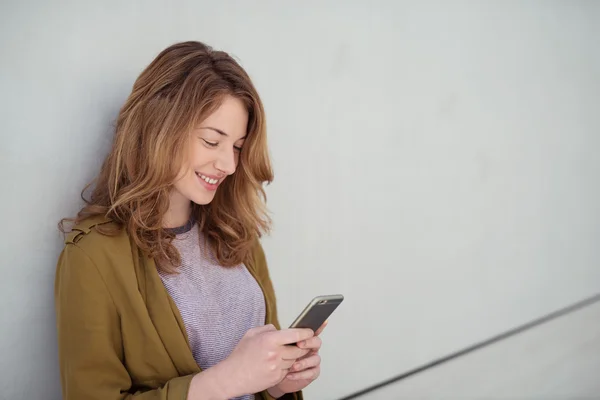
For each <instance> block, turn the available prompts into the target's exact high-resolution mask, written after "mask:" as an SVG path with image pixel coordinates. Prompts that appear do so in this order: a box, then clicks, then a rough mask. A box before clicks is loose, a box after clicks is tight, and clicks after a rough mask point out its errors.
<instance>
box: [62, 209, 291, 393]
mask: <svg viewBox="0 0 600 400" xmlns="http://www.w3.org/2000/svg"><path fill="white" fill-rule="evenodd" d="M108 223H112V222H111V221H109V220H107V219H104V218H94V219H90V220H87V221H84V222H83V223H81V224H79V225H77V226H75V227H74V228H73V231H72V232H71V233H69V234H68V235H67V237H66V240H65V247H64V249H63V250H62V252H61V254H60V257H59V259H58V265H57V271H56V281H55V306H56V322H57V332H58V353H59V364H60V373H61V383H62V388H63V399H65V400H82V399H85V400H93V399H98V400H113V399H114V400H117V399H128V400H129V399H130V400H184V399H187V393H188V389H189V385H190V381H191V379H192V377H193V376H194V375H195V374H198V373H200V372H201V370H200V367H199V366H198V364H197V363H196V361H195V360H194V357H193V356H192V352H191V350H190V346H189V343H188V339H187V334H186V330H185V327H184V325H183V320H182V319H181V315H180V314H179V311H178V309H177V307H176V306H175V303H174V302H173V301H172V299H171V298H170V296H169V294H168V293H167V291H166V289H165V287H164V286H163V284H162V281H161V279H160V277H159V275H158V272H157V270H156V265H155V263H154V261H153V260H152V259H150V258H148V257H146V256H144V255H143V254H142V253H141V252H140V250H139V248H138V247H137V246H136V245H135V243H134V242H133V240H130V237H129V236H128V235H127V234H126V233H125V231H124V230H122V231H121V232H120V233H119V234H118V235H117V236H111V237H109V236H105V235H102V234H100V233H99V232H98V231H97V230H96V229H95V226H97V225H100V224H108ZM245 264H246V267H247V268H248V270H249V271H250V273H251V274H252V275H253V276H254V278H255V279H256V281H257V282H258V284H259V286H260V287H261V289H262V291H263V293H264V297H265V305H266V318H265V319H266V320H265V324H273V325H275V327H277V329H279V322H278V320H277V308H276V303H275V293H274V290H273V285H272V282H271V279H270V277H269V272H268V269H267V264H266V259H265V255H264V253H263V250H262V248H261V246H260V244H259V243H258V241H257V245H256V247H255V250H254V251H253V255H252V257H250V259H249V260H247V261H246V262H245ZM256 397H257V399H260V398H263V399H270V398H271V397H270V396H269V395H268V394H267V393H266V391H265V392H262V393H258V394H257V395H256ZM285 397H286V398H287V397H289V398H293V399H296V400H300V399H302V393H301V392H298V393H294V394H292V395H286V396H285Z"/></svg>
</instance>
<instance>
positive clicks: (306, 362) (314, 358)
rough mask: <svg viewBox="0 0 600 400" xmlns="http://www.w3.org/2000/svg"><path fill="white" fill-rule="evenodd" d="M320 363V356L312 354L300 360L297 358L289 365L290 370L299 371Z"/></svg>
mask: <svg viewBox="0 0 600 400" xmlns="http://www.w3.org/2000/svg"><path fill="white" fill-rule="evenodd" d="M319 365H321V356H319V355H318V354H313V355H311V356H310V357H306V358H304V359H302V360H297V361H296V362H295V363H293V364H292V366H291V367H290V372H300V371H304V370H305V369H310V368H314V367H317V366H319Z"/></svg>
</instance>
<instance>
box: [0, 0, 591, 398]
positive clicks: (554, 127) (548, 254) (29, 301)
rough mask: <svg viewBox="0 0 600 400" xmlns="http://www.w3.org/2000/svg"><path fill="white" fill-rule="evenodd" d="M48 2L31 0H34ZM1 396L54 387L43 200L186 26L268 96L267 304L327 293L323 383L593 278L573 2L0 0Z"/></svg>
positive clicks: (538, 307) (581, 66)
mask: <svg viewBox="0 0 600 400" xmlns="http://www.w3.org/2000/svg"><path fill="white" fill-rule="evenodd" d="M51 3H53V4H51ZM0 7H1V8H0V57H1V63H0V88H1V93H0V110H1V111H0V116H1V118H0V121H1V123H2V129H1V131H0V132H1V134H2V137H1V143H2V144H1V146H0V160H1V163H0V178H1V182H2V183H3V184H4V194H3V196H2V197H0V216H1V221H2V223H3V225H4V226H5V233H4V236H3V239H2V240H1V241H0V253H1V254H2V255H3V257H2V259H1V260H2V261H0V272H1V273H2V275H3V279H2V280H1V281H0V282H1V283H0V285H1V286H0V293H1V297H0V300H1V301H0V323H1V325H2V337H1V340H0V354H2V357H0V372H1V373H2V377H3V379H2V380H1V381H0V397H2V396H5V397H2V398H7V399H13V398H29V399H37V398H44V399H58V398H59V396H60V388H59V382H58V371H57V361H56V345H55V340H56V338H55V331H54V312H53V304H52V301H53V297H52V290H53V286H52V285H53V279H54V267H55V261H56V257H57V255H58V252H59V250H60V243H61V241H60V237H59V235H58V233H57V232H56V231H55V224H56V222H57V221H58V219H59V218H60V217H62V216H65V215H71V214H72V213H74V212H76V210H77V208H78V206H79V202H78V195H79V191H80V190H81V188H82V186H83V185H84V184H85V183H86V182H87V181H88V180H89V179H90V178H91V177H92V176H93V175H94V174H95V172H96V171H97V168H98V167H99V164H100V162H101V160H102V158H103V157H104V155H105V153H106V151H107V149H108V144H109V141H110V138H111V124H112V121H113V120H114V118H115V116H116V113H117V111H118V108H119V107H120V105H121V103H122V102H123V101H124V99H125V97H126V96H127V93H128V91H129V89H130V87H131V84H132V83H133V80H134V79H135V77H136V76H137V74H138V73H139V72H140V71H141V70H142V69H143V68H144V67H145V65H147V64H148V63H149V62H150V61H151V60H152V58H153V57H154V56H155V55H156V54H157V53H158V52H159V51H160V50H161V49H162V48H164V47H166V46H168V45H170V44H172V43H173V42H175V41H180V40H189V39H193V40H201V41H205V42H207V43H209V44H212V45H214V46H215V47H218V48H223V49H225V50H228V51H230V52H231V53H233V54H234V55H235V56H237V57H238V58H239V59H240V60H241V62H242V64H243V65H244V66H245V67H246V68H247V69H248V71H249V72H250V73H251V75H252V76H253V78H254V80H255V83H256V84H257V86H258V88H259V91H260V92H261V94H262V96H263V98H264V101H265V105H266V108H267V112H268V122H269V135H270V136H269V138H270V139H269V140H270V145H271V151H272V155H273V159H274V164H275V168H276V181H275V183H274V184H273V185H272V186H271V187H269V189H268V193H269V196H270V197H269V205H270V209H271V210H272V211H273V217H274V220H275V229H274V232H273V235H272V236H271V237H270V238H267V239H266V240H265V247H266V250H267V251H268V259H269V261H270V264H271V268H272V271H273V272H272V274H273V277H274V279H275V281H276V286H277V289H278V296H279V302H280V310H281V315H280V316H281V319H282V322H283V323H284V324H287V323H289V322H291V320H292V319H293V318H294V317H295V315H296V314H297V312H299V310H300V309H301V308H302V307H303V306H304V304H305V303H306V302H307V301H308V300H309V299H310V298H311V297H313V296H314V295H316V294H321V293H331V292H341V293H343V294H345V296H346V298H347V300H346V302H345V303H344V304H343V306H342V307H341V308H340V309H339V311H338V312H336V315H335V316H334V317H332V319H331V324H330V326H329V328H328V330H327V332H326V333H325V334H324V341H325V345H324V348H323V352H322V353H323V360H324V361H323V375H322V377H321V379H320V380H319V381H318V382H316V383H315V384H314V385H313V386H312V387H311V388H310V389H308V390H307V394H308V395H309V398H314V399H335V398H336V397H340V396H342V395H344V394H349V393H351V392H353V391H355V390H358V389H361V388H364V387H365V386H367V385H370V384H373V383H376V382H379V381H381V380H384V379H386V378H388V377H390V376H394V375H396V374H398V373H400V372H402V371H404V370H407V369H409V368H411V367H415V366H417V365H419V364H422V363H425V362H427V361H429V360H431V359H432V358H435V357H438V356H441V355H444V354H446V353H448V352H451V351H454V350H456V349H458V348H461V347H464V346H466V345H468V344H471V343H472V342H474V341H478V340H481V339H484V338H487V337H489V336H492V335H494V334H497V333H499V332H500V331H503V330H505V329H508V328H511V327H513V326H515V325H517V324H520V323H523V322H526V321H528V320H530V319H532V318H534V317H537V316H539V315H541V314H544V313H546V312H548V311H551V310H554V309H556V308H559V307H561V306H564V305H566V304H567V303H570V302H574V301H576V300H579V299H581V298H584V297H586V296H588V295H591V294H593V293H595V292H598V291H599V290H600V268H598V265H599V263H600V247H599V246H597V244H598V242H599V240H600V206H599V204H600V184H599V182H600V158H599V157H597V156H596V153H597V149H598V148H600V136H599V134H598V133H599V132H600V113H598V112H597V111H598V109H599V106H600V53H599V52H598V50H597V49H598V37H600V25H598V24H597V22H596V21H598V18H599V17H600V6H599V4H598V3H594V2H577V1H569V2H566V1H565V2H557V1H528V2H523V1H511V2H509V1H503V2H460V1H455V2H445V1H441V0H440V1H437V2H422V1H421V2H417V1H415V2H395V1H391V0H390V1H385V2H384V1H379V2H370V3H368V2H362V1H344V2H342V1H338V2H333V1H329V2H320V1H315V0H313V1H303V2H302V3H294V5H292V3H290V2H277V1H253V2H234V1H228V2H204V1H172V2H161V1H156V0H153V1H145V2H118V1H102V2H98V1H95V2H89V1H74V0H72V1H68V2H67V1H64V2H60V3H57V2H43V1H37V2H34V1H30V2H25V1H24V2H17V1H13V2H3V3H2V5H1V6H0Z"/></svg>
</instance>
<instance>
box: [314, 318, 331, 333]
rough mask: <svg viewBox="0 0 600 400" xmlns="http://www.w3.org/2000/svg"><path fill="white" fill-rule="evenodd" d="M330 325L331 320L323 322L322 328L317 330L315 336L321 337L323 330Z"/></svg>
mask: <svg viewBox="0 0 600 400" xmlns="http://www.w3.org/2000/svg"><path fill="white" fill-rule="evenodd" d="M328 323H329V320H326V321H325V322H323V325H321V327H320V328H319V329H317V332H315V336H319V335H320V334H321V332H323V330H325V328H326V327H327V324H328Z"/></svg>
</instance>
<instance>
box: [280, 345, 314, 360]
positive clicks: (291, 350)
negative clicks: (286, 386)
mask: <svg viewBox="0 0 600 400" xmlns="http://www.w3.org/2000/svg"><path fill="white" fill-rule="evenodd" d="M309 352H310V349H301V348H299V347H296V346H285V347H284V348H283V349H282V350H281V358H283V359H284V360H294V361H296V360H297V359H298V358H301V357H304V356H305V355H307V354H308V353H309Z"/></svg>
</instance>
